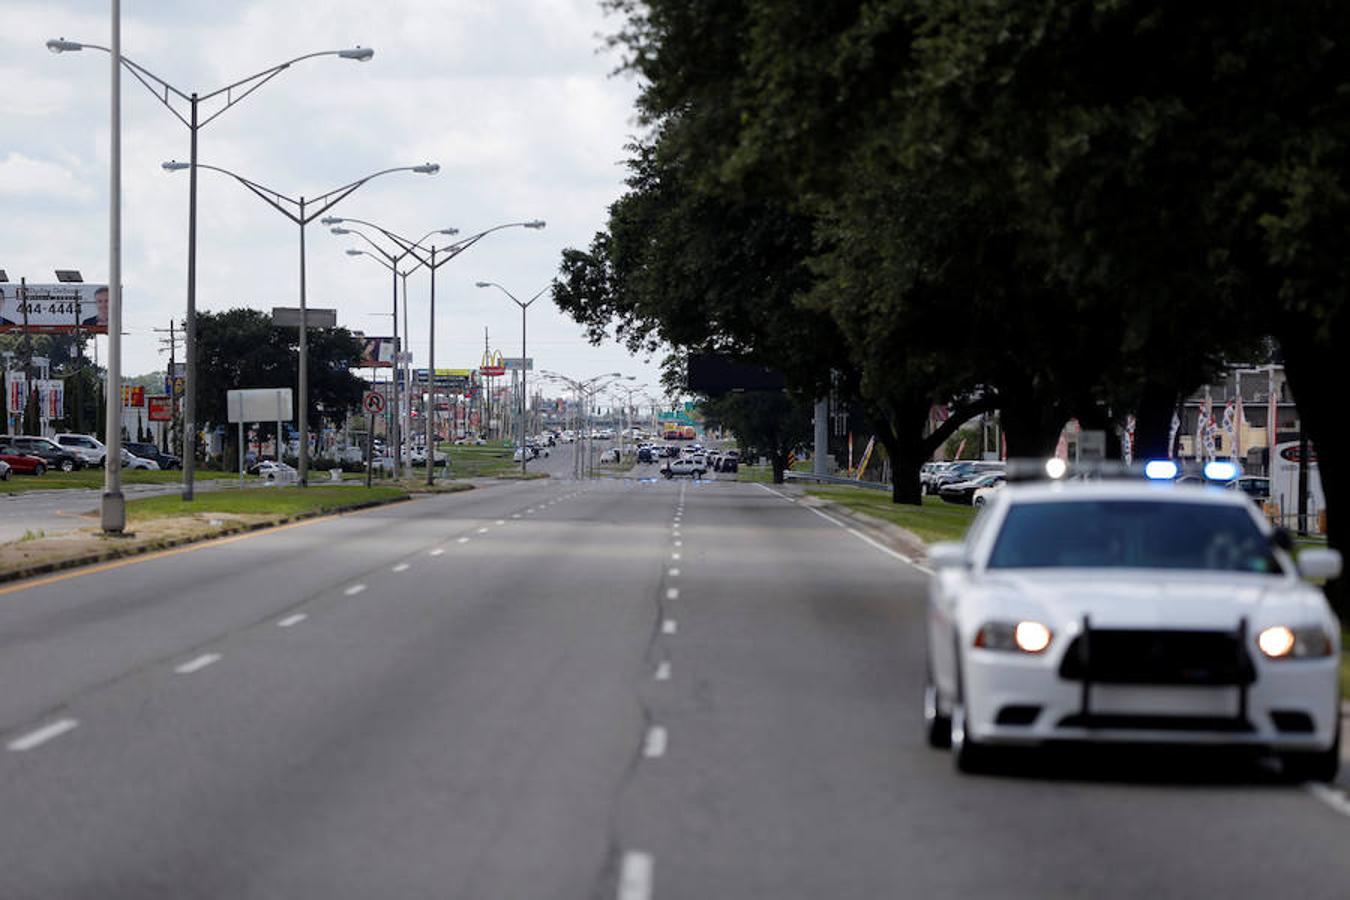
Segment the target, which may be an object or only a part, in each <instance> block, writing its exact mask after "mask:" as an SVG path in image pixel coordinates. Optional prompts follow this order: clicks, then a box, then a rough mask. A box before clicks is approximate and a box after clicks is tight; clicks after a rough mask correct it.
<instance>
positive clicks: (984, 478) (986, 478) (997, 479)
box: [938, 472, 1006, 506]
mask: <svg viewBox="0 0 1350 900" xmlns="http://www.w3.org/2000/svg"><path fill="white" fill-rule="evenodd" d="M1005 477H1006V476H1004V475H1003V474H1002V473H1001V472H991V473H990V474H988V475H981V476H979V477H978V478H972V479H970V480H969V481H958V482H956V483H954V484H944V485H943V486H942V487H940V488H939V489H938V495H939V496H941V497H942V499H943V500H946V501H947V502H948V503H959V504H961V505H963V506H970V503H971V498H973V497H974V496H975V492H976V491H977V490H979V489H980V488H986V487H993V486H994V485H996V484H1002V483H1003V481H1004V478H1005Z"/></svg>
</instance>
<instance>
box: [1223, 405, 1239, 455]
mask: <svg viewBox="0 0 1350 900" xmlns="http://www.w3.org/2000/svg"><path fill="white" fill-rule="evenodd" d="M1223 430H1224V431H1225V432H1226V433H1227V434H1228V454H1229V455H1230V456H1234V455H1236V450H1235V449H1234V448H1236V447H1237V404H1236V403H1234V402H1233V401H1232V400H1229V401H1228V402H1227V403H1225V404H1224V405H1223Z"/></svg>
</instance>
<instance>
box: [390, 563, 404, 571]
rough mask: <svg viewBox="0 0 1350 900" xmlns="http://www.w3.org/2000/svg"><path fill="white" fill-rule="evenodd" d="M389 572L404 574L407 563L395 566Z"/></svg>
mask: <svg viewBox="0 0 1350 900" xmlns="http://www.w3.org/2000/svg"><path fill="white" fill-rule="evenodd" d="M390 571H391V572H406V571H408V564H407V563H399V564H398V565H396V566H394V567H393V568H392V569H390Z"/></svg>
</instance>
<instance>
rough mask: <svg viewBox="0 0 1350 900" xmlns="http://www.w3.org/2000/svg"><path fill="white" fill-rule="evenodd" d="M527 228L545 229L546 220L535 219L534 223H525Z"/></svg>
mask: <svg viewBox="0 0 1350 900" xmlns="http://www.w3.org/2000/svg"><path fill="white" fill-rule="evenodd" d="M525 227H526V228H535V229H539V228H543V227H544V220H543V219H535V220H534V221H533V222H526V223H525Z"/></svg>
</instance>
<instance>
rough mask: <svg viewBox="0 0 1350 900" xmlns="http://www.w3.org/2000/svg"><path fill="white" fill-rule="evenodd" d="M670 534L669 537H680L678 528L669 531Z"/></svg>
mask: <svg viewBox="0 0 1350 900" xmlns="http://www.w3.org/2000/svg"><path fill="white" fill-rule="evenodd" d="M670 536H671V537H680V536H681V535H680V529H678V528H676V529H675V530H674V531H672V532H671V533H670Z"/></svg>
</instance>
